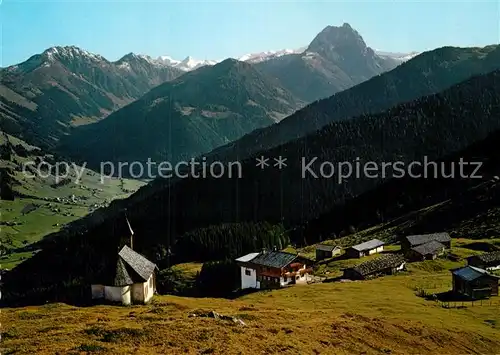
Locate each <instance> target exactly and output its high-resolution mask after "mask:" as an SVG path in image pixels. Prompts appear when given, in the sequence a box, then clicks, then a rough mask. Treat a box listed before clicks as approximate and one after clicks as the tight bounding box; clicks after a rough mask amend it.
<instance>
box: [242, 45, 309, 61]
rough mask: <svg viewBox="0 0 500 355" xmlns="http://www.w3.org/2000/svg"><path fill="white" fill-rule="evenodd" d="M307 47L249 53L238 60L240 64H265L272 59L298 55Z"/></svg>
mask: <svg viewBox="0 0 500 355" xmlns="http://www.w3.org/2000/svg"><path fill="white" fill-rule="evenodd" d="M306 48H307V47H301V48H297V49H281V50H278V51H266V52H259V53H250V54H245V55H243V56H241V57H239V58H238V60H240V61H242V62H249V63H260V62H265V61H266V60H270V59H273V58H279V57H282V56H284V55H287V54H299V53H303V52H304V51H305V50H306Z"/></svg>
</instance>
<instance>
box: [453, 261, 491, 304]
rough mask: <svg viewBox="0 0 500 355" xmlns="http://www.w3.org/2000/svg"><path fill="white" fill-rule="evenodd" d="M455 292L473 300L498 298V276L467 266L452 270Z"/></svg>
mask: <svg viewBox="0 0 500 355" xmlns="http://www.w3.org/2000/svg"><path fill="white" fill-rule="evenodd" d="M451 273H452V277H453V292H455V293H457V294H461V295H463V296H466V297H469V298H471V299H482V298H488V297H491V296H498V280H499V278H498V277H497V276H494V275H491V274H490V273H488V271H486V270H484V269H480V268H477V267H475V266H465V267H462V268H459V269H454V270H451Z"/></svg>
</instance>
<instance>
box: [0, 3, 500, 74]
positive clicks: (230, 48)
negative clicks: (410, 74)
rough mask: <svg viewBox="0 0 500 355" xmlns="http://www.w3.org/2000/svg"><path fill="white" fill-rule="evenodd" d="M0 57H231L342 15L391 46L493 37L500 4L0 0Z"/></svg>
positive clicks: (291, 44) (307, 35)
mask: <svg viewBox="0 0 500 355" xmlns="http://www.w3.org/2000/svg"><path fill="white" fill-rule="evenodd" d="M0 2H1V5H0V13H1V18H0V21H1V24H2V28H1V30H2V36H1V39H2V46H1V49H2V53H1V63H0V66H7V65H11V64H15V63H18V62H21V61H24V60H26V59H27V58H28V57H30V56H31V55H33V54H35V53H40V52H42V51H43V50H45V49H46V48H48V47H51V46H55V45H77V46H79V47H82V48H83V49H86V50H88V51H90V52H94V53H99V54H101V55H103V56H104V57H106V58H107V59H109V60H116V59H118V58H119V57H121V56H123V55H124V54H126V53H129V52H134V53H141V54H148V55H151V56H153V57H157V56H160V55H170V56H171V57H173V58H176V59H183V58H185V57H186V56H188V55H191V56H193V57H195V58H197V59H223V58H226V57H239V56H241V55H243V54H247V53H251V52H260V51H264V50H272V49H283V48H297V47H301V46H304V45H307V44H308V43H309V42H310V41H311V40H312V39H313V38H314V36H315V35H316V34H317V33H318V32H320V31H321V30H322V29H323V28H324V27H325V26H327V25H336V26H340V25H342V24H343V23H344V22H348V23H350V24H351V26H352V27H354V28H355V29H357V30H358V31H359V32H360V34H361V35H362V36H363V38H364V39H365V41H366V42H367V44H368V45H369V46H370V47H372V48H374V49H379V50H384V51H393V52H410V51H423V50H427V49H433V48H436V47H441V46H444V45H456V46H484V45H487V44H493V43H499V39H500V25H499V23H500V4H499V2H500V1H499V0H489V1H482V2H481V1H468V2H466V1H446V2H436V1H425V0H420V1H412V2H410V1H394V0H393V1H375V0H373V1H364V2H355V1H347V0H345V1H322V2H320V1H293V2H292V1H224V2H214V1H182V2H181V1H178V2H175V1H169V0H163V1H161V0H157V1H126V0H125V1H123V0H122V1H120V2H119V1H112V0H111V1H110V0H108V1H104V0H100V1H88V0H87V1H85V0H80V1H72V0H59V1H42V0H39V1H36V0H31V1H23V0H3V1H2V0H0Z"/></svg>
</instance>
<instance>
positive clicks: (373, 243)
mask: <svg viewBox="0 0 500 355" xmlns="http://www.w3.org/2000/svg"><path fill="white" fill-rule="evenodd" d="M382 245H385V243H384V242H383V241H381V240H378V239H372V240H369V241H367V242H364V243H361V244H358V245H354V246H352V247H351V248H352V249H355V250H357V251H365V250H372V249H375V248H378V247H381V246H382Z"/></svg>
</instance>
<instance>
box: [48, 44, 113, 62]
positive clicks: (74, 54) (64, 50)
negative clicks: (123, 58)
mask: <svg viewBox="0 0 500 355" xmlns="http://www.w3.org/2000/svg"><path fill="white" fill-rule="evenodd" d="M42 57H45V58H46V59H48V60H49V61H53V60H57V59H78V58H85V59H89V60H93V61H105V60H106V59H105V58H104V57H102V56H101V55H99V54H94V53H91V52H88V51H86V50H84V49H81V48H79V47H77V46H55V47H50V48H48V49H46V50H45V51H44V52H43V53H42Z"/></svg>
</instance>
